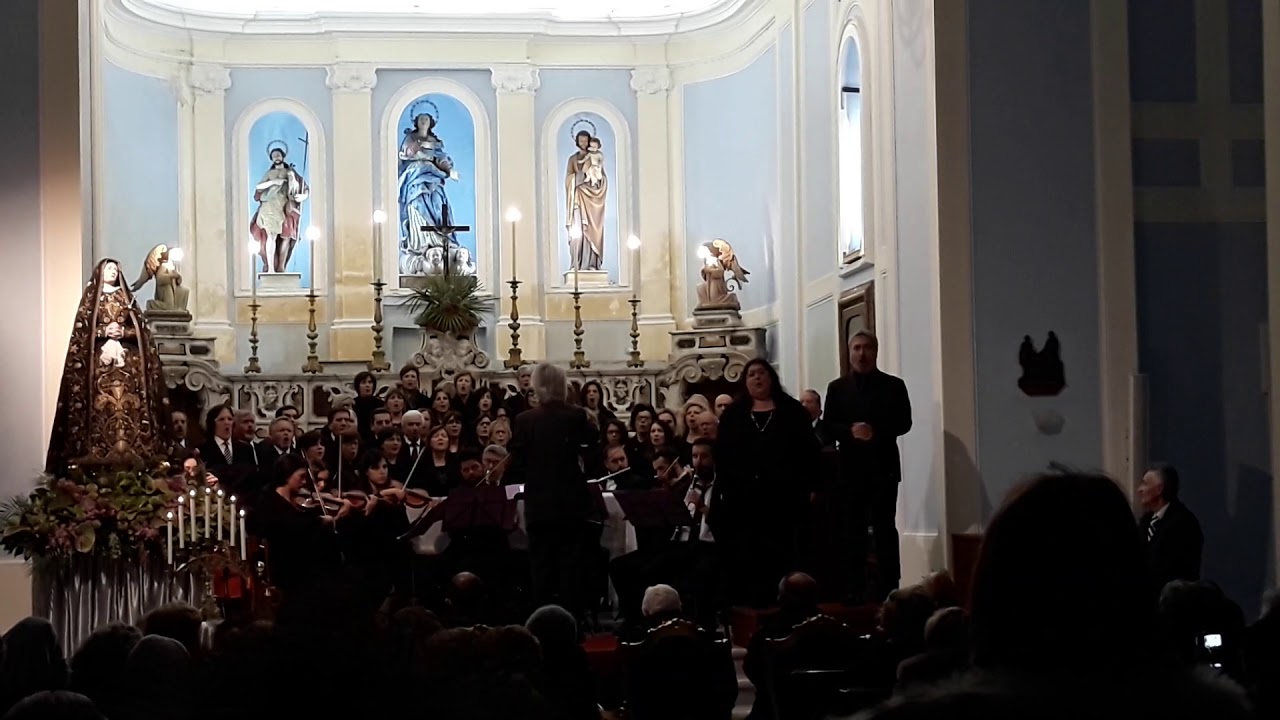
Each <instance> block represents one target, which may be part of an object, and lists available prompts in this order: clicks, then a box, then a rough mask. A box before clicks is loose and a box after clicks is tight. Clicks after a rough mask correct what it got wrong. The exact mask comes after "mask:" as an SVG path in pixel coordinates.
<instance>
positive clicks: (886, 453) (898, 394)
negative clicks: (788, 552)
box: [810, 330, 911, 601]
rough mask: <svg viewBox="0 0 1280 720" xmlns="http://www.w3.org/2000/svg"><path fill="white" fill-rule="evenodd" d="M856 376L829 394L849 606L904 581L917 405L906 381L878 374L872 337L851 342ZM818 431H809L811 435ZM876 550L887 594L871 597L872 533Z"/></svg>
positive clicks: (836, 384)
mask: <svg viewBox="0 0 1280 720" xmlns="http://www.w3.org/2000/svg"><path fill="white" fill-rule="evenodd" d="M848 350H849V364H850V366H852V372H850V373H849V374H848V375H846V376H845V377H842V378H839V379H837V380H833V381H832V382H831V384H830V385H829V386H827V403H826V405H827V408H826V412H827V420H826V426H827V430H828V431H830V433H831V434H832V435H833V436H834V439H835V440H836V441H837V442H838V443H839V446H840V481H839V483H838V485H837V494H838V496H839V500H840V502H841V504H842V505H843V511H844V514H845V515H846V516H847V518H848V525H847V527H848V532H849V535H850V537H849V540H848V542H849V544H850V547H849V559H850V561H851V563H850V565H851V567H850V568H849V569H850V573H851V576H852V577H851V580H852V583H853V584H852V586H851V590H852V592H851V595H852V597H850V598H849V599H850V600H853V601H856V600H862V599H865V597H875V598H880V597H883V596H884V595H885V594H886V593H887V592H888V591H889V590H893V589H896V588H897V587H898V581H899V580H901V577H902V569H901V564H900V562H899V549H898V528H897V510H898V484H899V483H900V482H901V481H902V461H901V458H900V457H899V455H898V438H899V437H900V436H902V435H905V434H906V433H907V431H908V430H910V429H911V400H910V398H909V397H908V395H907V386H906V384H905V383H903V382H902V380H901V379H900V378H897V377H894V376H893V375H889V374H888V373H884V372H881V371H880V370H879V369H877V368H876V357H877V355H878V351H879V343H878V342H877V340H876V336H875V335H873V334H871V333H870V332H867V331H865V330H864V331H860V332H857V333H854V335H853V337H851V338H849V347H848ZM812 433H813V431H812V430H810V434H812ZM868 525H870V526H871V528H872V533H873V534H874V536H875V543H876V567H877V569H878V574H879V577H880V582H881V587H878V588H875V589H874V591H873V593H870V594H867V593H865V591H866V583H867V573H866V559H867V526H868Z"/></svg>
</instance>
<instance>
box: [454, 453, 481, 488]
mask: <svg viewBox="0 0 1280 720" xmlns="http://www.w3.org/2000/svg"><path fill="white" fill-rule="evenodd" d="M458 473H459V474H460V475H461V476H462V484H463V485H467V486H469V487H475V486H476V485H479V484H480V481H481V480H483V479H484V461H483V460H481V459H480V451H479V450H476V449H474V448H463V449H462V450H460V451H459V452H458Z"/></svg>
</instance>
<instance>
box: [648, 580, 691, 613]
mask: <svg viewBox="0 0 1280 720" xmlns="http://www.w3.org/2000/svg"><path fill="white" fill-rule="evenodd" d="M683 611H684V605H683V604H682V603H681V602H680V593H679V592H676V589H675V588H673V587H671V586H670V585H653V586H651V587H649V588H648V589H647V590H645V591H644V599H643V600H641V601H640V613H641V614H642V615H644V616H645V617H647V618H662V619H668V618H673V617H678V616H679V615H680V613H681V612H683Z"/></svg>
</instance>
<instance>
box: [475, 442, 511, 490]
mask: <svg viewBox="0 0 1280 720" xmlns="http://www.w3.org/2000/svg"><path fill="white" fill-rule="evenodd" d="M508 457H510V455H509V454H508V453H507V449H506V448H504V447H502V446H501V445H490V446H489V447H487V448H485V449H484V453H483V454H482V455H481V456H480V462H481V463H482V464H484V474H485V475H487V476H488V478H489V479H488V483H489V484H490V485H501V484H502V476H503V475H504V474H506V471H507V458H508Z"/></svg>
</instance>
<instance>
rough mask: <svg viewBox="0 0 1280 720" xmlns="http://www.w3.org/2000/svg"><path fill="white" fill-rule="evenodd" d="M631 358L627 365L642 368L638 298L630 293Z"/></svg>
mask: <svg viewBox="0 0 1280 720" xmlns="http://www.w3.org/2000/svg"><path fill="white" fill-rule="evenodd" d="M627 302H629V303H631V359H630V360H628V361H627V367H631V368H642V367H644V361H643V360H641V359H640V298H639V297H636V295H635V293H632V295H631V299H630V300H628V301H627Z"/></svg>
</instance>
